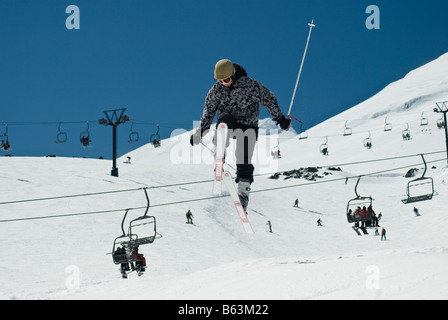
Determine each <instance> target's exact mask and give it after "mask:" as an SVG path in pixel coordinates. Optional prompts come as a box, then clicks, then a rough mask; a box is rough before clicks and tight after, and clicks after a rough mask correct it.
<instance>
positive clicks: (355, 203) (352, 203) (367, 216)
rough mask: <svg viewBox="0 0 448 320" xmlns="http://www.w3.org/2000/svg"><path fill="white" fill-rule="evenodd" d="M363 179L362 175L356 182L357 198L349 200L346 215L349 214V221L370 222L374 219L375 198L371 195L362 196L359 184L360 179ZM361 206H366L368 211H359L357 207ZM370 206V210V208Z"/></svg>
mask: <svg viewBox="0 0 448 320" xmlns="http://www.w3.org/2000/svg"><path fill="white" fill-rule="evenodd" d="M360 180H361V177H359V178H358V181H357V182H356V185H355V194H356V198H353V199H351V200H349V202H348V203H347V211H346V216H347V221H348V223H356V222H369V221H372V218H373V217H372V212H373V211H372V209H373V207H372V204H373V198H372V197H371V196H368V197H366V196H360V195H359V194H358V184H359V181H360ZM358 207H359V208H361V209H362V208H364V207H365V208H366V209H367V210H366V212H361V211H359V210H358V211H357V209H358ZM369 208H370V210H369Z"/></svg>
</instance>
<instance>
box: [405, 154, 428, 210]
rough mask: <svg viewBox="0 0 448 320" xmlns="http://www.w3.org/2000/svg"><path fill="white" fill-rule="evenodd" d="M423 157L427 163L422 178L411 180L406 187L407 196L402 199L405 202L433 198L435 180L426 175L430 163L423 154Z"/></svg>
mask: <svg viewBox="0 0 448 320" xmlns="http://www.w3.org/2000/svg"><path fill="white" fill-rule="evenodd" d="M421 157H422V160H423V163H424V164H425V171H423V174H422V176H421V177H420V178H417V179H414V180H412V181H409V183H408V185H407V188H406V196H407V198H406V199H402V200H401V201H402V202H403V203H404V204H408V203H414V202H419V201H426V200H431V199H432V197H433V196H434V193H435V191H434V180H433V179H432V178H431V177H425V173H426V170H427V169H428V165H427V164H426V161H425V157H424V156H423V154H421Z"/></svg>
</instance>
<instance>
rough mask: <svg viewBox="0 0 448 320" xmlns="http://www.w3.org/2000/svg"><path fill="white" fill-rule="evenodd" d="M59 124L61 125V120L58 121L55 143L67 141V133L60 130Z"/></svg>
mask: <svg viewBox="0 0 448 320" xmlns="http://www.w3.org/2000/svg"><path fill="white" fill-rule="evenodd" d="M61 125H62V122H61V123H59V126H58V131H59V132H58V135H57V138H56V143H64V142H67V133H66V132H63V131H61Z"/></svg>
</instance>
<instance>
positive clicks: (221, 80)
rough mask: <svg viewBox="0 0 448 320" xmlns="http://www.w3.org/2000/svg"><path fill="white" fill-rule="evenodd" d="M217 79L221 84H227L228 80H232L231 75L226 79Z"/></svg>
mask: <svg viewBox="0 0 448 320" xmlns="http://www.w3.org/2000/svg"><path fill="white" fill-rule="evenodd" d="M218 81H219V83H221V84H224V83H225V84H227V83H229V82H230V81H232V77H229V78H227V79H219V80H218Z"/></svg>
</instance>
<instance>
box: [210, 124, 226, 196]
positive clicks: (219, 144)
mask: <svg viewBox="0 0 448 320" xmlns="http://www.w3.org/2000/svg"><path fill="white" fill-rule="evenodd" d="M227 131H228V128H227V124H225V123H220V124H219V126H218V127H217V128H216V154H215V181H214V182H213V193H214V194H221V193H222V186H221V181H222V174H223V171H224V158H225V149H226V140H227Z"/></svg>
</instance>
